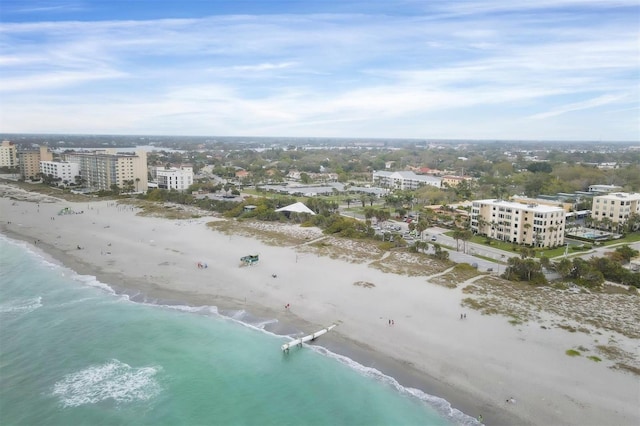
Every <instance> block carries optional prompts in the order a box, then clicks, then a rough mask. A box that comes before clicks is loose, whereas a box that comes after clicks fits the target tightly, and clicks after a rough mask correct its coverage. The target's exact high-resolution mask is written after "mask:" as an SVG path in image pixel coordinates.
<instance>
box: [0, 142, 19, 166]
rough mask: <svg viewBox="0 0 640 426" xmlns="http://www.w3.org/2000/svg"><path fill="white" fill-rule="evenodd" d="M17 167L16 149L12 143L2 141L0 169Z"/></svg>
mask: <svg viewBox="0 0 640 426" xmlns="http://www.w3.org/2000/svg"><path fill="white" fill-rule="evenodd" d="M17 166H18V148H17V147H16V146H15V145H14V143H13V142H9V141H2V144H0V167H9V168H14V167H17Z"/></svg>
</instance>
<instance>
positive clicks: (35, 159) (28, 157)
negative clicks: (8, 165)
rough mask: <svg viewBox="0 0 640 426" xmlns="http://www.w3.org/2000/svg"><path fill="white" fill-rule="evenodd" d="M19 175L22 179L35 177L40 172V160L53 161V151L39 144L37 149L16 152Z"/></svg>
mask: <svg viewBox="0 0 640 426" xmlns="http://www.w3.org/2000/svg"><path fill="white" fill-rule="evenodd" d="M18 160H19V165H20V175H22V178H23V179H35V178H36V177H37V176H38V173H40V162H41V161H53V153H51V152H50V151H49V149H48V148H47V147H46V146H40V147H39V148H38V149H37V150H26V151H19V152H18Z"/></svg>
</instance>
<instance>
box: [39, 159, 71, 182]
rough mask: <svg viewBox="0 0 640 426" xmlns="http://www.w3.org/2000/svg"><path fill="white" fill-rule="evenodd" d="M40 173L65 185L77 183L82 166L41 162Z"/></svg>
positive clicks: (61, 162)
mask: <svg viewBox="0 0 640 426" xmlns="http://www.w3.org/2000/svg"><path fill="white" fill-rule="evenodd" d="M40 173H42V174H43V175H46V176H49V175H51V176H52V177H53V178H54V179H58V180H59V181H60V182H62V183H64V184H65V185H66V184H69V183H77V182H76V176H77V177H80V165H79V164H77V163H70V162H68V161H41V162H40Z"/></svg>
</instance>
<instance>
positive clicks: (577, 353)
mask: <svg viewBox="0 0 640 426" xmlns="http://www.w3.org/2000/svg"><path fill="white" fill-rule="evenodd" d="M565 353H566V354H567V355H569V356H581V355H582V354H581V353H580V352H579V351H576V350H575V349H567V351H566V352H565Z"/></svg>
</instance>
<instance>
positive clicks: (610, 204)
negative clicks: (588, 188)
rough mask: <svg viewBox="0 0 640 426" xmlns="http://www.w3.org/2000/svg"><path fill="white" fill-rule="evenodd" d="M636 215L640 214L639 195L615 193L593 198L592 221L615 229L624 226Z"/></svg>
mask: <svg viewBox="0 0 640 426" xmlns="http://www.w3.org/2000/svg"><path fill="white" fill-rule="evenodd" d="M634 213H635V214H640V194H638V193H628V192H613V193H610V194H606V195H598V196H596V197H593V201H592V205H591V219H592V220H594V221H597V222H600V223H605V224H606V225H607V226H611V227H614V226H617V225H623V224H624V223H625V222H627V220H628V219H629V216H631V215H632V214H634ZM607 222H608V223H607Z"/></svg>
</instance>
